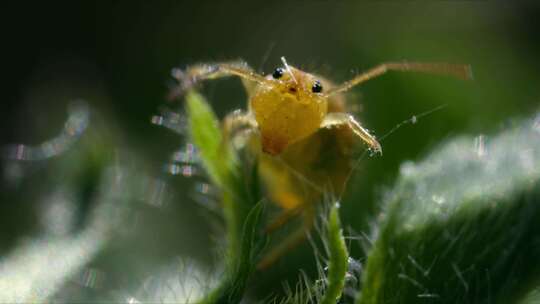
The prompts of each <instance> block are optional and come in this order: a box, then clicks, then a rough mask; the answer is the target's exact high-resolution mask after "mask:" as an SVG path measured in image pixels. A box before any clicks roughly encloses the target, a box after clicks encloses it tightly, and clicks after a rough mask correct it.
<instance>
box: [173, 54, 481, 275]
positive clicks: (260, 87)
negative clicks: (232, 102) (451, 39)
mask: <svg viewBox="0 0 540 304" xmlns="http://www.w3.org/2000/svg"><path fill="white" fill-rule="evenodd" d="M282 61H283V65H284V66H283V67H282V68H277V69H276V70H275V71H274V73H273V74H271V75H268V76H262V75H259V74H257V73H255V72H253V71H252V70H251V69H250V68H249V67H248V66H247V65H246V64H245V63H217V64H200V65H195V66H192V67H190V68H188V69H187V70H186V71H182V70H175V71H174V72H173V76H174V77H175V78H177V79H178V80H179V82H180V85H179V87H178V89H177V91H176V92H173V94H174V95H176V94H178V92H181V91H183V90H185V89H187V88H189V87H191V86H193V85H194V84H196V83H197V82H199V81H201V80H205V79H214V78H218V77H224V76H238V77H240V78H241V79H242V80H243V81H244V84H245V87H246V90H247V91H248V96H249V102H248V109H247V111H234V112H233V113H231V114H230V115H228V116H227V117H226V118H225V119H224V123H223V130H224V138H225V139H226V140H230V139H231V138H232V137H235V136H236V134H237V132H236V131H237V130H238V129H241V128H246V127H247V128H249V129H251V130H252V131H255V132H252V134H255V136H253V137H252V138H251V140H250V141H248V142H250V147H251V149H252V150H253V151H254V152H255V153H256V154H257V157H258V160H259V168H260V170H259V171H260V175H261V179H262V180H263V182H264V184H265V185H266V188H267V190H268V191H267V192H268V194H269V196H270V198H271V200H272V201H273V202H274V203H276V204H277V205H279V206H280V207H281V208H283V209H284V211H283V213H282V214H281V215H280V216H278V217H277V218H276V220H275V221H274V222H273V223H271V224H270V225H269V226H268V229H267V230H268V231H272V230H274V229H276V228H278V227H280V226H281V225H283V224H284V223H285V222H287V221H288V220H289V219H290V218H292V217H293V216H295V215H303V218H304V224H303V226H302V227H301V229H298V230H297V231H296V232H295V233H292V234H291V235H289V236H288V238H287V239H286V240H285V241H283V242H282V243H281V244H280V245H279V246H278V247H277V248H275V249H274V250H273V251H271V252H270V253H269V254H268V255H267V256H266V257H265V258H263V259H262V261H261V262H260V264H259V268H265V267H267V266H268V265H270V264H271V263H272V262H273V261H275V260H276V259H277V258H278V257H280V256H281V255H282V254H283V253H284V252H286V251H287V250H289V249H290V248H291V247H293V246H294V245H295V244H296V243H298V242H299V241H300V240H302V239H303V238H304V237H305V232H306V230H308V229H310V227H311V226H312V223H313V221H314V217H315V212H314V207H315V205H316V203H317V202H319V201H321V198H322V196H323V194H325V193H333V194H338V193H341V192H342V190H343V189H344V187H345V183H346V180H347V176H348V175H349V173H350V171H351V169H352V163H351V151H352V148H353V146H354V144H355V142H357V140H356V139H360V140H361V141H363V142H365V143H366V144H367V145H368V147H369V149H371V150H372V151H374V152H378V153H382V149H381V146H380V144H379V142H378V141H377V140H376V139H375V137H374V136H373V135H371V134H370V133H369V132H368V131H367V130H366V129H365V128H363V127H362V126H361V125H360V123H358V122H357V121H356V119H355V118H354V117H353V116H352V115H351V114H349V113H348V109H347V103H346V102H345V99H344V96H343V93H344V92H346V91H348V90H350V89H351V88H352V87H354V86H356V85H358V84H361V83H363V82H365V81H367V80H369V79H372V78H374V77H377V76H380V75H382V74H384V73H386V72H387V71H390V70H396V71H416V72H425V73H432V74H445V75H451V76H455V77H458V78H461V79H470V78H471V71H470V67H469V66H467V65H454V64H447V63H407V62H401V63H385V64H381V65H379V66H376V67H375V68H372V69H370V70H368V71H367V72H365V73H362V74H360V75H358V76H356V77H354V78H353V79H351V80H350V81H347V82H344V83H342V84H340V85H337V86H335V85H333V84H332V83H331V82H329V81H327V80H325V79H323V78H321V77H318V76H315V75H313V74H310V73H306V72H304V71H301V70H299V69H297V68H294V67H292V66H289V65H288V64H287V62H286V61H285V59H284V58H283V57H282Z"/></svg>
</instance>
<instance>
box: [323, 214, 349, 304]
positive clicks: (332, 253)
mask: <svg viewBox="0 0 540 304" xmlns="http://www.w3.org/2000/svg"><path fill="white" fill-rule="evenodd" d="M338 208H339V207H338V205H337V204H336V205H334V206H333V207H332V209H331V210H330V214H329V218H328V228H327V229H328V230H327V235H326V241H327V242H328V253H329V262H328V276H327V278H326V279H327V284H328V285H327V287H326V291H325V293H324V296H323V298H322V300H321V303H323V304H332V303H336V302H337V300H339V298H341V294H342V293H343V287H344V286H345V275H346V274H347V267H348V259H349V253H348V252H347V246H346V245H345V239H344V238H343V234H342V229H341V222H340V220H339V212H338Z"/></svg>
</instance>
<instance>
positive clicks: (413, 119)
mask: <svg viewBox="0 0 540 304" xmlns="http://www.w3.org/2000/svg"><path fill="white" fill-rule="evenodd" d="M417 122H418V118H417V117H416V115H413V117H411V123H412V124H413V125H414V124H416V123H417Z"/></svg>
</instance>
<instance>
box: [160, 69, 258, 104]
mask: <svg viewBox="0 0 540 304" xmlns="http://www.w3.org/2000/svg"><path fill="white" fill-rule="evenodd" d="M171 75H172V77H173V78H175V79H176V80H178V82H179V85H178V86H177V87H176V88H174V89H173V91H172V92H171V93H170V98H176V97H178V96H180V95H182V94H183V93H184V92H185V91H186V90H189V89H190V88H192V87H193V86H195V85H196V84H197V83H199V82H201V81H204V80H207V79H216V78H222V77H229V76H237V77H240V78H241V79H242V80H247V81H250V82H256V83H264V82H266V81H267V80H266V79H265V78H264V76H262V75H260V74H258V73H256V72H254V71H253V70H252V69H251V68H250V67H249V66H248V65H247V63H245V62H241V61H240V62H223V63H201V64H196V65H192V66H190V67H188V68H187V69H185V70H182V69H178V68H175V69H173V70H172V71H171Z"/></svg>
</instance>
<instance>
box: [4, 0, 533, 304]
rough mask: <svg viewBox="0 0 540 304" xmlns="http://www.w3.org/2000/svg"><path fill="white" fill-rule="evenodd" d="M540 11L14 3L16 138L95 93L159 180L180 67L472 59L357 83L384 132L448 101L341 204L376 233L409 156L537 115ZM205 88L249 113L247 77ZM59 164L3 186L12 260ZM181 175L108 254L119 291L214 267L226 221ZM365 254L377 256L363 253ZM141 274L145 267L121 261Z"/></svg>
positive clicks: (48, 130) (351, 65)
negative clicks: (457, 74)
mask: <svg viewBox="0 0 540 304" xmlns="http://www.w3.org/2000/svg"><path fill="white" fill-rule="evenodd" d="M539 18H540V6H539V5H532V4H510V3H506V2H488V1H437V2H429V3H418V2H410V3H407V2H405V3H394V2H376V1H373V2H364V3H356V2H354V1H335V2H331V1H291V2H290V3H288V4H280V3H274V2H270V1H267V2H264V3H249V4H247V3H246V4H235V5H233V4H232V3H229V2H225V1H215V2H214V3H196V2H193V3H180V2H176V1H154V2H152V3H145V2H142V1H141V2H136V1H111V2H110V3H105V2H103V3H90V2H84V1H81V2H77V1H73V2H53V3H51V2H45V3H32V4H31V3H21V4H18V7H8V8H5V9H3V17H2V23H3V26H2V27H3V32H4V35H3V39H2V49H3V51H2V53H3V56H2V59H3V60H2V74H3V77H2V79H3V81H2V87H3V88H4V90H3V92H4V93H5V94H4V96H3V100H2V106H1V109H2V110H1V114H0V117H1V119H0V130H2V138H1V143H2V144H8V143H25V144H30V145H32V144H38V143H41V142H43V141H45V140H47V139H48V138H51V137H53V136H55V135H56V134H58V132H59V130H60V129H61V128H62V125H63V123H64V121H65V117H66V107H67V104H68V102H69V101H70V100H73V99H78V98H82V99H84V100H85V101H86V102H88V103H89V105H90V107H91V108H92V110H93V111H96V112H98V113H100V115H102V116H101V117H103V119H104V121H105V125H107V126H109V127H110V128H111V132H113V131H112V130H114V133H115V134H119V135H118V136H119V138H120V140H118V141H116V142H115V144H116V145H117V146H116V147H110V148H111V149H113V150H114V149H117V148H118V149H121V150H125V151H129V152H130V153H132V154H133V155H137V158H138V159H139V160H141V163H143V164H144V165H143V166H144V167H145V168H146V170H148V172H151V174H153V175H155V176H160V175H166V173H165V172H164V171H163V170H162V168H163V164H164V163H165V162H166V161H167V159H168V157H169V155H170V154H171V153H172V152H173V151H174V150H175V149H176V148H177V147H178V146H179V145H180V143H181V142H182V141H183V139H182V138H180V137H179V136H178V135H175V134H173V133H171V132H169V131H167V130H164V129H163V128H159V127H156V126H153V125H152V124H151V123H150V117H152V115H154V114H156V113H157V109H158V108H159V107H160V106H162V105H164V104H167V101H166V99H165V96H166V95H167V92H168V90H169V87H170V85H172V84H173V81H172V79H171V78H170V76H169V74H170V70H171V68H173V67H185V66H187V65H190V64H193V63H197V62H207V61H222V60H231V59H239V58H240V59H244V60H245V61H247V62H248V63H250V64H251V66H253V67H254V68H255V69H257V70H258V71H260V72H263V73H265V74H266V73H270V72H271V71H272V70H273V69H274V68H275V67H276V66H278V65H280V61H279V58H280V57H281V56H285V57H286V58H287V60H288V62H289V63H290V64H291V65H294V66H297V67H299V68H301V69H304V70H306V71H309V72H316V73H319V74H321V75H325V76H326V77H328V78H330V79H333V80H335V81H336V82H339V81H344V80H347V79H349V78H351V77H352V76H353V75H355V74H356V73H358V72H359V71H362V70H365V69H368V68H370V67H373V66H375V65H377V64H379V63H382V62H385V61H398V60H410V61H426V62H428V61H440V62H451V63H466V64H470V65H471V66H472V68H473V73H474V80H473V81H470V82H463V81H460V80H455V79H451V78H447V77H438V76H430V75H418V74H406V73H390V74H388V75H385V76H383V77H380V78H379V79H376V80H373V81H370V82H369V83H366V84H365V85H363V86H362V87H358V88H355V89H354V90H353V91H352V92H351V94H350V95H351V97H352V98H351V102H352V103H356V104H358V105H361V107H362V111H361V112H360V113H358V114H357V116H358V117H359V118H360V120H361V121H362V122H363V124H364V125H365V126H366V127H368V128H369V129H370V130H373V131H374V132H375V134H377V135H378V136H382V135H384V134H385V133H386V132H387V131H389V130H391V129H392V128H393V127H395V126H396V125H397V124H399V123H400V122H401V121H403V120H405V119H409V118H411V117H412V116H413V115H418V114H419V113H422V112H425V111H429V110H432V109H435V108H437V107H439V106H442V105H446V106H445V107H444V108H442V109H441V110H438V111H436V112H434V113H432V114H430V115H427V116H425V117H422V118H420V119H419V120H418V122H417V123H416V124H414V125H410V124H408V125H404V126H403V127H401V128H399V129H398V130H397V131H396V132H395V133H393V134H392V135H391V136H389V137H387V138H386V139H385V140H384V141H383V142H382V145H383V149H384V155H383V157H377V158H366V159H365V160H363V162H362V165H361V167H360V169H359V170H358V172H357V174H356V175H355V178H354V179H353V180H352V185H353V186H351V187H350V188H351V191H349V195H348V196H347V198H346V199H345V201H344V202H343V204H342V208H341V212H342V220H343V222H344V225H346V226H349V227H351V228H353V229H354V230H355V231H357V232H360V231H364V232H368V227H369V222H370V218H369V217H366V215H367V216H373V214H375V213H376V202H377V200H378V199H379V198H380V197H381V195H383V193H384V189H385V187H388V186H390V185H391V184H392V182H393V179H394V178H395V176H396V174H397V172H398V171H399V165H400V163H402V162H403V161H406V160H416V159H420V158H421V157H422V155H425V154H426V153H428V151H429V150H430V149H431V148H433V147H434V146H436V145H438V144H439V143H441V142H442V141H444V140H445V139H447V138H450V137H453V136H456V135H459V134H462V133H467V134H473V135H480V134H487V136H488V138H489V134H490V133H492V132H495V131H497V130H500V129H503V128H505V126H507V125H508V124H511V123H512V120H513V119H516V118H520V117H527V116H529V115H530V114H531V113H534V112H535V111H537V110H538V108H539V101H540V90H538V88H539V87H540V60H539V59H538V54H539V53H540V24H539V21H538V20H539ZM203 93H204V94H205V96H206V97H207V98H208V100H209V101H210V102H211V103H212V105H213V106H214V107H215V109H216V111H217V113H218V114H219V115H221V116H223V115H224V114H226V113H228V112H230V111H232V110H234V109H237V108H239V107H244V106H245V94H244V93H243V91H242V87H241V85H240V82H239V81H238V80H236V79H226V80H219V81H215V82H213V83H208V84H207V85H205V86H204V89H203ZM169 106H171V105H170V104H169ZM75 165H81V164H74V166H75ZM47 170H49V171H47ZM50 170H52V169H50V167H48V165H43V166H42V167H40V168H38V169H35V170H32V171H31V173H30V176H28V180H29V181H26V182H25V183H23V184H22V185H19V186H10V187H8V186H3V187H2V189H3V190H2V192H3V193H2V202H0V203H1V206H0V208H1V209H2V211H1V212H0V222H1V224H0V231H2V232H0V244H1V246H2V247H1V250H0V251H1V252H2V253H6V252H9V250H10V248H12V246H15V244H17V241H18V240H19V239H20V238H21V237H24V236H27V235H30V234H32V233H39V228H38V227H37V226H36V225H35V223H34V220H35V218H36V217H38V216H39V215H38V211H36V210H38V209H37V206H36V203H35V202H34V201H35V200H37V197H36V196H37V195H36V196H32V194H31V192H32V190H35V191H36V193H37V190H36V189H39V188H40V186H39V183H40V180H41V179H42V178H43V176H44V174H45V173H44V172H47V174H54V172H50ZM90 180H91V177H90ZM167 180H168V181H169V182H170V185H173V186H174V187H177V188H175V190H173V191H174V192H175V193H176V195H175V196H174V197H175V200H174V201H173V202H172V203H170V204H168V205H166V206H165V207H163V208H161V209H156V208H148V210H143V211H142V212H140V216H141V222H139V226H138V228H137V229H136V232H135V233H134V235H131V236H127V237H125V238H123V239H122V240H121V241H119V242H118V243H116V244H115V245H114V246H112V247H111V248H107V249H106V250H105V251H104V253H103V254H102V255H100V256H99V257H98V259H97V260H96V261H94V264H93V265H94V266H93V267H96V268H99V269H101V270H102V271H103V273H105V274H106V278H107V282H108V283H109V284H110V288H111V289H114V288H116V289H122V288H126V289H129V288H131V286H134V285H136V283H135V282H137V281H139V279H138V278H140V277H143V276H144V275H145V273H146V272H149V271H150V270H151V269H152V267H157V266H156V265H162V264H163V263H164V262H165V261H168V260H170V259H172V258H174V257H176V256H190V257H193V258H200V259H202V260H204V261H206V263H210V262H209V261H211V257H212V256H213V254H214V253H213V250H214V249H215V248H214V247H215V242H214V241H215V239H216V238H218V236H216V235H213V233H214V232H215V231H214V230H212V228H211V226H212V225H213V223H211V221H212V220H214V221H215V220H216V219H213V218H211V217H208V216H205V215H204V214H205V211H204V210H201V209H202V207H200V206H197V204H196V203H195V202H194V201H193V200H192V199H190V198H188V196H187V195H184V194H185V193H187V191H188V190H186V189H188V188H189V187H191V186H192V185H191V183H190V181H189V180H187V181H186V179H185V178H183V177H167ZM22 192H24V195H22V194H21V193H22ZM23 198H24V199H23ZM83 210H84V209H83ZM310 252H311V251H310V250H309V247H308V246H303V247H302V248H300V249H298V250H295V251H294V252H291V255H290V256H288V257H286V259H285V260H284V261H280V262H279V263H278V265H277V266H276V267H275V268H274V269H273V270H272V271H270V272H269V273H266V274H265V273H263V274H261V275H260V277H261V280H260V281H259V282H256V283H255V286H256V290H259V289H264V288H267V289H271V290H274V291H277V290H280V289H281V283H280V281H281V280H282V279H285V278H287V279H289V280H290V281H291V282H294V279H295V278H297V276H298V268H303V269H307V270H308V273H313V271H314V269H313V265H314V260H313V258H311V255H310V254H311V253H310ZM306 256H310V258H309V259H307V258H306ZM353 256H355V257H357V258H361V257H362V253H361V251H360V250H359V248H357V247H356V246H353ZM141 261H144V262H141ZM291 265H294V266H291ZM127 268H130V269H131V270H132V274H133V275H132V276H128V275H127V274H126V272H125V271H123V270H122V269H127ZM134 277H135V278H134ZM266 282H271V284H268V283H266ZM263 286H264V288H263ZM98 298H99V297H98Z"/></svg>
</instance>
